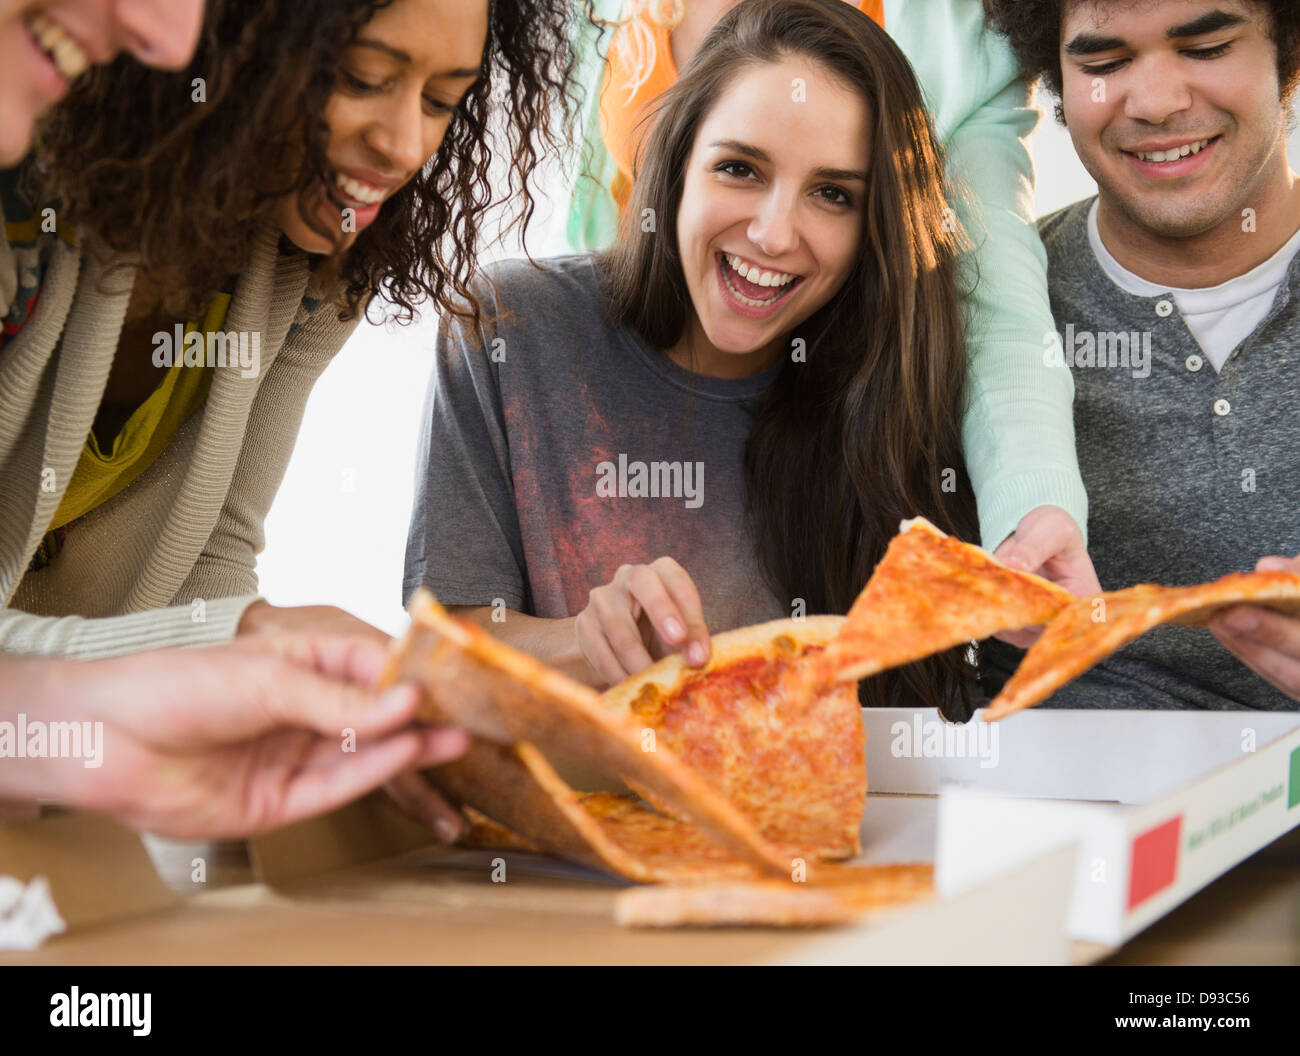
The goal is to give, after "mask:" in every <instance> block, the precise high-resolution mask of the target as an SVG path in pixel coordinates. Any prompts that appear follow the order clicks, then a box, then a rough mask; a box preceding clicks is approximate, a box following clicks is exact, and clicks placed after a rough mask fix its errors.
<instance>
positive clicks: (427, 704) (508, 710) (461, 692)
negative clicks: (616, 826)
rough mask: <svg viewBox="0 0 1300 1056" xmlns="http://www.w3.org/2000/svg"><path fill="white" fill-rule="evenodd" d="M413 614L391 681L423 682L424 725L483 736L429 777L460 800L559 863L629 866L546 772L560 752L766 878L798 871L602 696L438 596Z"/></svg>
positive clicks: (420, 602)
mask: <svg viewBox="0 0 1300 1056" xmlns="http://www.w3.org/2000/svg"><path fill="white" fill-rule="evenodd" d="M410 610H411V616H412V622H411V627H410V630H409V631H408V632H407V635H406V637H405V638H404V639H403V640H402V641H401V642H400V643H398V644H397V645H396V646H395V647H394V650H393V654H392V657H391V658H390V662H389V665H388V668H387V670H386V671H385V673H384V677H383V679H382V682H383V683H391V682H393V681H396V680H397V679H398V678H410V679H412V680H413V681H415V682H416V683H418V684H419V685H420V686H421V687H422V688H423V690H424V695H425V700H424V706H423V709H422V712H421V717H422V718H424V719H426V720H428V721H431V722H445V723H450V724H453V725H457V726H461V727H463V728H465V729H466V730H468V731H469V732H470V733H472V734H474V735H475V737H476V738H478V740H476V742H475V744H474V745H473V747H472V748H471V750H470V752H469V753H468V754H467V755H466V756H465V757H463V758H462V759H460V760H458V761H457V762H455V763H452V764H450V765H447V766H443V767H439V768H437V769H435V770H433V771H431V772H430V774H429V776H430V778H431V779H432V780H433V781H434V782H435V783H436V784H438V785H439V786H440V787H443V788H444V789H445V790H446V791H448V792H449V794H451V795H452V796H453V797H454V798H456V799H458V800H459V801H460V802H463V803H468V804H469V805H471V806H474V807H477V808H479V809H480V810H482V811H483V813H485V814H486V815H487V816H488V817H490V818H492V819H494V820H495V821H497V822H499V823H501V824H504V825H505V826H507V828H509V829H511V830H513V831H514V832H517V833H519V834H520V835H521V836H523V837H525V838H527V839H531V840H534V841H536V842H538V843H542V842H543V838H545V839H548V840H550V841H551V845H550V846H547V845H546V844H545V843H543V846H546V849H547V850H551V851H553V852H554V853H559V854H563V855H565V856H566V857H572V858H574V859H575V860H578V861H584V862H586V863H587V864H593V865H596V866H597V867H600V866H601V863H605V864H608V856H609V855H612V857H613V858H614V859H618V854H617V852H610V851H608V848H605V847H603V846H602V847H601V849H599V850H596V851H593V849H592V846H593V840H595V835H594V833H595V831H596V829H597V828H598V826H594V825H593V824H590V823H588V820H587V818H586V816H585V812H582V811H580V810H578V809H576V807H575V803H576V793H575V792H574V791H573V790H572V789H571V788H569V786H568V785H566V784H565V783H564V782H563V781H562V780H561V779H560V778H559V776H558V775H556V774H555V771H554V770H553V769H552V768H551V767H550V766H549V764H547V763H546V760H545V758H544V756H543V754H542V753H543V752H545V751H553V752H556V753H558V754H560V755H562V756H564V757H566V758H568V759H571V760H573V761H574V762H578V763H583V764H585V765H588V766H591V767H592V768H593V769H596V770H599V771H602V772H604V773H609V774H621V775H624V777H625V779H626V780H629V781H634V782H636V784H637V786H638V787H640V788H643V789H645V790H646V791H647V792H648V793H649V794H651V795H653V796H654V797H655V798H656V802H660V803H662V804H664V806H665V807H666V808H667V809H669V810H671V811H672V813H673V815H674V816H675V817H677V818H680V819H682V820H684V821H686V822H689V823H690V824H691V825H693V826H694V827H695V829H696V830H698V832H699V833H702V834H704V836H705V837H706V838H709V839H711V840H713V841H715V842H717V843H718V844H720V845H721V847H722V848H724V849H726V850H727V851H729V852H730V853H731V854H732V855H733V856H735V857H736V858H738V859H739V860H740V861H742V862H745V863H747V864H748V865H750V866H751V867H752V868H753V869H755V870H756V871H757V872H758V873H760V874H762V873H767V874H769V875H776V876H785V875H787V874H788V873H789V868H790V866H789V856H788V854H787V853H786V852H785V851H784V850H783V849H781V848H778V847H777V846H775V845H774V844H772V843H771V842H770V841H768V840H766V839H765V838H764V837H763V836H762V835H761V834H760V833H759V831H758V830H757V828H756V827H755V825H754V823H753V822H752V821H750V820H749V819H748V818H747V817H746V816H745V815H744V813H743V812H742V811H740V810H739V809H738V808H737V807H736V806H735V805H734V804H732V803H731V802H730V801H729V800H728V799H727V798H726V797H725V796H723V795H721V794H720V793H719V792H718V791H717V790H716V789H715V788H713V787H712V786H711V785H710V784H709V783H708V782H707V781H706V780H705V779H704V778H703V777H701V776H700V775H698V774H696V773H695V772H694V771H693V770H691V769H690V768H689V767H688V766H686V765H685V764H684V763H683V762H682V761H681V760H680V759H679V758H677V756H676V755H675V754H674V753H673V752H672V751H671V750H670V749H668V748H666V747H660V748H658V750H655V751H646V750H645V749H644V748H643V745H642V740H641V725H640V724H638V723H636V722H633V721H632V720H631V719H630V718H628V717H627V716H622V715H617V714H614V713H611V711H610V710H609V708H608V707H606V706H604V705H603V703H602V701H601V698H600V696H599V694H597V693H596V692H595V691H594V690H592V689H590V688H589V687H587V686H583V685H581V684H579V683H577V682H575V681H573V680H572V679H570V678H568V677H567V676H565V675H563V674H561V673H560V672H558V671H556V670H554V669H552V668H549V667H547V666H546V665H545V664H542V663H541V662H540V661H538V660H536V659H535V658H533V657H531V656H529V655H528V654H526V653H522V652H520V651H518V650H516V649H512V648H511V647H509V646H508V645H506V644H505V643H504V642H501V641H499V640H497V639H496V638H493V637H492V636H491V635H489V634H488V633H487V632H485V631H483V630H482V629H481V628H479V627H477V626H475V625H473V624H471V623H468V622H466V621H463V620H458V619H455V618H453V617H451V616H450V615H448V614H447V612H446V611H445V610H444V609H443V608H442V606H440V605H438V603H437V602H436V601H434V600H433V597H432V595H430V594H429V593H428V591H418V592H417V594H416V596H415V597H414V598H413V599H412V601H411V605H410ZM494 749H500V750H499V751H494ZM607 852H608V854H607ZM619 860H620V861H621V859H619ZM628 870H633V871H635V867H634V866H632V865H629V864H627V863H624V864H623V866H621V867H620V868H619V869H618V870H617V871H620V873H621V874H622V875H630V873H629V872H628Z"/></svg>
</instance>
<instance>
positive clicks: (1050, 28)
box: [984, 0, 1300, 117]
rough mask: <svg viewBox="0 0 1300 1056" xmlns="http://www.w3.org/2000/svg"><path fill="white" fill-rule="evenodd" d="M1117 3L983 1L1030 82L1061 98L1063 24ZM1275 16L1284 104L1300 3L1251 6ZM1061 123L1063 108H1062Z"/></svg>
mask: <svg viewBox="0 0 1300 1056" xmlns="http://www.w3.org/2000/svg"><path fill="white" fill-rule="evenodd" d="M1115 2H1117V0H984V7H985V10H986V11H987V12H988V15H989V20H990V22H991V23H992V24H993V26H994V27H995V28H996V29H997V30H998V31H999V32H1001V33H1002V34H1003V35H1004V36H1005V37H1006V38H1007V40H1009V41H1010V42H1011V49H1012V50H1013V51H1014V52H1015V53H1016V58H1018V59H1019V60H1020V66H1021V69H1022V70H1024V72H1025V75H1026V76H1027V77H1029V78H1030V79H1031V80H1032V79H1036V78H1038V77H1040V76H1041V77H1042V78H1043V81H1044V83H1045V84H1046V85H1047V87H1048V88H1049V89H1051V91H1052V93H1053V94H1054V95H1055V96H1056V97H1057V98H1058V99H1059V98H1060V96H1061V87H1062V84H1061V19H1062V16H1063V14H1064V12H1065V10H1066V8H1067V7H1070V6H1073V5H1074V4H1092V5H1093V6H1095V7H1096V6H1101V5H1102V4H1106V3H1115ZM1246 2H1247V3H1250V4H1253V5H1255V6H1256V7H1265V8H1267V9H1268V11H1269V14H1270V15H1271V16H1272V24H1271V26H1270V36H1271V37H1272V39H1273V42H1274V44H1276V45H1277V76H1278V84H1279V85H1280V87H1281V91H1282V98H1283V99H1289V98H1290V97H1291V94H1292V92H1294V91H1295V89H1296V85H1297V83H1300V4H1297V3H1296V0H1246ZM1057 116H1058V117H1060V108H1059V107H1058V108H1057Z"/></svg>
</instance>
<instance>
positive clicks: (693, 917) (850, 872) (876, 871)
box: [614, 864, 934, 928]
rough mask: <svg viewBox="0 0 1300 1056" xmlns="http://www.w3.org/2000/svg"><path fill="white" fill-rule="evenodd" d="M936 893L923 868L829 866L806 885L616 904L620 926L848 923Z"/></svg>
mask: <svg viewBox="0 0 1300 1056" xmlns="http://www.w3.org/2000/svg"><path fill="white" fill-rule="evenodd" d="M933 894H934V867H933V866H931V865H924V864H902V865H864V866H833V867H827V868H824V869H823V870H822V872H821V873H820V874H819V875H818V876H816V877H815V878H813V879H811V880H810V881H809V882H806V883H790V882H788V881H781V880H752V881H721V882H710V883H702V884H671V885H662V884H661V885H654V886H651V887H636V888H632V889H631V890H628V891H624V892H623V893H622V894H621V895H619V896H618V900H617V902H616V903H615V909H614V916H615V919H616V920H617V921H618V922H619V923H620V924H622V925H623V926H624V927H637V928H676V927H683V926H697V927H699V926H704V927H717V926H721V925H737V924H748V925H775V926H781V927H796V926H812V925H827V924H851V923H855V922H858V921H861V920H864V919H866V918H869V917H872V916H875V915H877V914H879V913H881V912H884V911H889V910H891V909H896V908H897V907H899V906H900V905H904V904H907V903H911V902H917V901H921V900H924V899H927V898H930V897H932V896H933Z"/></svg>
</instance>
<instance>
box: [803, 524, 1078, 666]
mask: <svg viewBox="0 0 1300 1056" xmlns="http://www.w3.org/2000/svg"><path fill="white" fill-rule="evenodd" d="M1073 600H1074V595H1073V594H1071V593H1070V592H1069V591H1068V590H1066V589H1065V588H1063V587H1058V586H1057V585H1056V584H1054V583H1051V582H1049V581H1048V580H1045V579H1042V578H1040V577H1038V576H1035V575H1032V574H1031V573H1028V572H1019V571H1017V570H1016V569H1013V568H1008V567H1007V566H1006V565H1003V564H1002V563H1001V562H999V561H997V560H995V559H994V558H992V557H990V556H989V555H988V554H987V553H986V552H985V551H983V550H981V549H980V548H979V547H977V546H971V545H970V544H969V543H963V542H962V541H961V540H960V539H955V538H953V537H952V536H950V535H945V534H944V533H943V532H941V531H940V530H939V529H938V528H936V527H935V526H934V525H933V524H931V523H930V522H929V521H927V520H925V519H924V518H920V517H918V518H915V519H914V520H910V521H905V522H903V524H902V525H901V527H900V528H899V534H898V535H896V536H895V537H894V538H893V540H891V542H890V544H889V548H888V549H887V550H886V551H885V556H884V557H883V558H882V559H881V561H880V563H879V564H878V565H876V569H875V571H874V572H873V573H872V576H871V579H870V581H869V582H868V583H867V585H866V588H865V589H864V590H863V591H862V593H861V594H859V595H858V599H857V601H855V602H854V603H853V608H852V609H850V610H849V614H848V617H847V618H846V620H845V622H844V627H843V630H841V632H840V634H839V636H838V637H837V638H836V639H835V640H834V641H832V642H831V643H830V644H829V645H828V646H827V647H826V651H825V652H824V653H823V654H822V655H821V657H820V658H819V659H818V660H817V661H815V662H813V663H811V664H810V665H808V670H807V679H808V681H809V682H810V683H811V684H813V685H816V684H827V683H831V682H856V681H857V680H859V679H862V678H867V677H869V676H870V675H874V674H878V673H879V672H881V671H884V670H887V669H888V668H891V667H901V666H902V665H903V664H909V663H911V662H912V661H914V660H922V659H924V658H925V657H928V656H934V655H935V654H936V653H941V652H943V651H944V650H946V649H951V648H952V647H953V646H958V645H962V644H964V643H967V642H972V641H980V640H982V639H985V638H988V637H989V636H990V635H993V634H997V633H998V632H999V631H1016V630H1021V629H1023V628H1026V627H1035V626H1037V625H1039V624H1043V623H1046V622H1047V621H1048V620H1050V619H1051V618H1052V617H1053V616H1055V615H1056V613H1058V612H1059V611H1060V610H1061V609H1062V608H1064V607H1065V606H1066V605H1068V604H1069V603H1070V602H1072V601H1073Z"/></svg>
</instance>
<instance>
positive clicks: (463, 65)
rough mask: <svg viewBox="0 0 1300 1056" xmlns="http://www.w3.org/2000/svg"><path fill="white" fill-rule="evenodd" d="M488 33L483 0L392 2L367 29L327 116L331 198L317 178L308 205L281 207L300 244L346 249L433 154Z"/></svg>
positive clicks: (353, 48)
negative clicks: (385, 203)
mask: <svg viewBox="0 0 1300 1056" xmlns="http://www.w3.org/2000/svg"><path fill="white" fill-rule="evenodd" d="M487 29H488V2H487V0H395V2H394V3H392V4H390V5H389V6H388V7H384V8H381V9H380V10H378V11H376V12H375V15H374V17H373V18H371V19H370V21H369V22H367V23H366V24H365V25H363V26H362V27H361V29H360V30H359V31H358V33H357V36H356V39H355V40H354V41H353V42H352V44H351V45H349V47H348V48H347V49H346V51H344V53H343V58H342V60H341V63H340V69H339V73H338V83H337V85H336V87H335V90H334V93H333V95H332V96H331V97H330V100H329V103H328V105H327V106H326V108H325V113H324V118H325V122H326V124H327V125H328V126H329V134H328V143H327V145H326V158H327V161H328V164H329V168H330V172H329V174H328V176H327V177H326V178H327V179H328V181H329V183H330V186H329V188H328V192H327V189H326V186H325V181H324V180H321V179H317V180H315V181H314V183H313V184H312V186H311V187H309V188H308V191H307V196H306V198H305V205H304V204H302V203H300V199H299V195H298V194H297V193H294V194H289V195H285V196H284V197H283V198H281V199H280V200H279V201H278V202H277V203H276V219H277V220H278V221H279V223H280V226H281V228H282V229H283V230H284V233H285V234H286V235H287V236H288V237H289V239H290V240H291V241H292V242H293V243H294V244H295V245H297V246H298V247H299V248H300V249H303V250H306V251H307V252H308V253H332V252H336V251H339V250H341V249H346V248H347V247H348V246H350V245H351V244H352V243H353V242H354V241H355V240H356V237H357V234H358V233H359V232H361V231H362V230H364V229H365V228H366V227H367V226H368V225H369V224H371V223H372V222H373V221H374V219H375V217H376V216H378V215H379V210H380V209H381V208H382V207H383V204H384V202H385V201H387V200H388V199H389V198H391V197H392V196H393V195H394V194H396V193H397V192H398V191H399V190H400V189H401V188H402V187H403V186H405V185H406V184H407V183H408V182H410V180H411V179H413V178H414V177H415V175H416V174H417V173H418V172H419V171H420V170H421V168H423V166H424V165H425V163H426V162H427V161H429V159H430V158H432V157H433V156H434V154H436V153H437V151H438V147H439V146H441V144H442V139H443V136H445V135H446V133H447V127H448V125H449V124H450V123H451V117H452V113H453V112H454V111H455V109H456V107H457V106H458V105H459V103H460V101H461V99H462V98H464V96H465V93H466V92H468V91H469V89H470V87H471V86H472V85H473V83H474V81H475V80H476V79H477V77H478V75H479V67H480V65H481V63H482V57H483V49H484V46H485V45H486V43H487ZM304 211H305V212H306V213H309V214H310V220H309V219H308V217H307V216H305V215H304ZM322 230H324V231H328V232H330V233H332V234H333V233H335V232H337V234H335V235H334V237H333V238H331V237H327V236H326V235H324V234H322V233H321V231H322ZM340 237H341V238H342V242H341V243H340V241H339V238H340Z"/></svg>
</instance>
